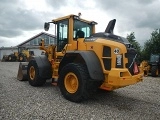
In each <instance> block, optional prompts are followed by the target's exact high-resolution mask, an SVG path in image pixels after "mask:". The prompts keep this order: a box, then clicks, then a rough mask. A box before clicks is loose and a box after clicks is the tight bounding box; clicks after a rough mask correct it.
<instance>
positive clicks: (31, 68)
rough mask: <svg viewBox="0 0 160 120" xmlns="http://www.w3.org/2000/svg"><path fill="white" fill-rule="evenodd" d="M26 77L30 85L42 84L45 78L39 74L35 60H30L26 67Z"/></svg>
mask: <svg viewBox="0 0 160 120" xmlns="http://www.w3.org/2000/svg"><path fill="white" fill-rule="evenodd" d="M27 77H28V81H29V84H30V85H31V86H42V85H44V84H45V82H46V80H45V79H43V78H41V77H40V75H39V68H38V65H37V63H36V61H35V60H31V61H30V62H29V64H28V68H27Z"/></svg>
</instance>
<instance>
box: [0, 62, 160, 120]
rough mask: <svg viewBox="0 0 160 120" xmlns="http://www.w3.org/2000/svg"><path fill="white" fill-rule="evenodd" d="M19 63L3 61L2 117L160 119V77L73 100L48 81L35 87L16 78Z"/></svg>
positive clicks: (0, 78) (24, 119)
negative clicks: (80, 99)
mask: <svg viewBox="0 0 160 120" xmlns="http://www.w3.org/2000/svg"><path fill="white" fill-rule="evenodd" d="M18 65H19V63H18V62H17V63H16V62H12V63H9V62H0V120H113V119H114V120H160V77H159V78H158V77H157V78H152V77H145V78H144V81H143V82H140V83H137V84H136V85H131V86H128V87H125V88H120V89H117V90H115V91H113V92H106V91H105V92H104V91H103V92H102V91H99V92H97V93H96V95H95V96H93V97H92V99H90V100H88V101H85V102H82V103H73V102H70V101H68V100H66V99H64V98H63V97H62V95H61V93H60V90H59V88H58V87H56V86H52V85H51V81H50V80H49V81H48V82H47V83H46V84H45V85H44V86H43V87H32V86H30V85H29V83H28V81H23V82H22V81H18V80H17V79H16V76H17V71H18Z"/></svg>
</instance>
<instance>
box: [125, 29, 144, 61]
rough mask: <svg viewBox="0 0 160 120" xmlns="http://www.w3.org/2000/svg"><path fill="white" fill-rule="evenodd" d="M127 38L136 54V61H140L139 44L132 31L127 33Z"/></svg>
mask: <svg viewBox="0 0 160 120" xmlns="http://www.w3.org/2000/svg"><path fill="white" fill-rule="evenodd" d="M127 40H128V41H129V42H130V43H131V44H132V45H133V47H134V48H135V49H136V51H137V54H138V57H137V58H138V61H141V45H140V44H139V43H138V42H137V41H136V38H135V34H134V32H131V33H130V34H129V35H128V34H127Z"/></svg>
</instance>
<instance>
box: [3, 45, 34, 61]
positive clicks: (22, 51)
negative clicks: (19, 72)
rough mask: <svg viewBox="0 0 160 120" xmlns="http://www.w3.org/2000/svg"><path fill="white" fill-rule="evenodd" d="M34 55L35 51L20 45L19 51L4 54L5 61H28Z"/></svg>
mask: <svg viewBox="0 0 160 120" xmlns="http://www.w3.org/2000/svg"><path fill="white" fill-rule="evenodd" d="M33 55H34V51H29V50H28V49H26V48H25V47H18V52H14V53H11V54H10V55H4V56H3V61H4V62H5V61H9V62H15V61H19V62H27V61H29V60H30V58H31V56H33Z"/></svg>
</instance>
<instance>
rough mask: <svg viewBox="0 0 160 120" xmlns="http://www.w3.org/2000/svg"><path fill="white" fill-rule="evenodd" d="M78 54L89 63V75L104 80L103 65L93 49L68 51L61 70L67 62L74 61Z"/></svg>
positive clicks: (61, 64)
mask: <svg viewBox="0 0 160 120" xmlns="http://www.w3.org/2000/svg"><path fill="white" fill-rule="evenodd" d="M77 56H81V58H82V59H83V61H84V62H85V64H86V65H87V68H88V71H89V75H90V77H91V79H92V80H104V74H103V70H102V66H101V64H100V61H99V59H98V57H97V55H96V54H95V53H94V52H93V51H73V52H67V53H66V54H65V56H64V57H63V59H62V61H61V63H60V66H59V72H60V71H61V69H62V68H63V66H65V65H66V64H67V63H71V62H74V60H75V59H76V58H77Z"/></svg>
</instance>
